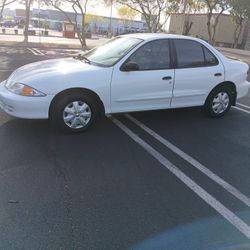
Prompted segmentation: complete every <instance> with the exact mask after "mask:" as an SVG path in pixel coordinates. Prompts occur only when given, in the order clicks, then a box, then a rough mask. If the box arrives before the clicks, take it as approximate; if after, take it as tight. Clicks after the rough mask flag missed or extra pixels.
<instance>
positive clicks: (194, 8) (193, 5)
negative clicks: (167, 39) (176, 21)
mask: <svg viewBox="0 0 250 250" xmlns="http://www.w3.org/2000/svg"><path fill="white" fill-rule="evenodd" d="M204 8H205V4H204V3H203V2H201V1H200V0H184V3H183V14H184V24H183V31H182V34H183V35H186V36H187V35H189V32H190V30H191V28H192V26H193V22H192V21H190V18H189V17H190V14H194V13H197V12H201V11H202V10H204Z"/></svg>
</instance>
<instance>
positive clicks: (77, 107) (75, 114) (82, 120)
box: [51, 94, 97, 132]
mask: <svg viewBox="0 0 250 250" xmlns="http://www.w3.org/2000/svg"><path fill="white" fill-rule="evenodd" d="M96 118H97V105H96V103H95V101H94V99H93V98H91V96H89V95H87V94H68V95H64V96H62V97H61V98H60V99H58V100H57V102H56V103H55V104H54V105H53V107H52V112H51V120H52V121H53V123H54V125H55V127H59V128H60V129H63V130H66V131H71V132H83V131H85V130H86V129H88V128H89V127H90V126H91V125H92V124H93V123H94V122H95V121H96Z"/></svg>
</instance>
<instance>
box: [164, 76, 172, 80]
mask: <svg viewBox="0 0 250 250" xmlns="http://www.w3.org/2000/svg"><path fill="white" fill-rule="evenodd" d="M162 80H172V76H164V77H163V78H162Z"/></svg>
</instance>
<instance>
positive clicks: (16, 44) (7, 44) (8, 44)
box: [0, 41, 94, 50]
mask: <svg viewBox="0 0 250 250" xmlns="http://www.w3.org/2000/svg"><path fill="white" fill-rule="evenodd" d="M0 46H2V47H19V48H27V47H35V48H53V49H80V50H81V49H82V47H81V46H80V45H77V44H76V45H72V44H70V45H67V44H58V43H42V44H41V43H34V42H26V43H25V42H13V41H11V42H7V41H0ZM93 47H94V46H87V47H86V48H85V49H92V48H93Z"/></svg>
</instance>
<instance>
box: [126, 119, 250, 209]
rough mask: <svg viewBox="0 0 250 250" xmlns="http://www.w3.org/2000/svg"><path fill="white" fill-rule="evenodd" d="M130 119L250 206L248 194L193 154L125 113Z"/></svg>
mask: <svg viewBox="0 0 250 250" xmlns="http://www.w3.org/2000/svg"><path fill="white" fill-rule="evenodd" d="M125 116H126V117H127V118H128V119H129V120H130V121H132V122H133V123H135V124H136V125H137V126H139V127H140V128H141V129H143V130H144V131H145V132H147V133H148V134H150V135H151V136H152V137H154V138H155V139H156V140H157V141H159V142H160V143H162V144H163V145H164V146H166V147H167V148H168V149H170V150H171V151H172V152H174V153H175V154H177V155H179V156H180V157H181V158H182V159H184V160H185V161H187V162H188V163H190V164H191V165H192V166H194V167H195V168H196V169H198V170H199V171H201V172H202V173H203V174H205V175H206V176H207V177H209V178H210V179H211V180H213V181H214V182H216V183H217V184H219V185H220V186H221V187H223V188H224V189H225V190H227V191H228V192H229V193H231V194H232V195H233V196H235V197H236V198H237V199H239V200H240V201H242V202H243V203H244V204H246V205H247V206H248V207H250V198H248V197H247V196H246V195H244V194H242V193H241V192H240V191H239V190H238V189H236V188H235V187H233V186H232V185H231V184H229V183H228V182H226V181H224V180H223V179H222V178H221V177H219V176H218V175H216V174H215V173H213V172H212V171H211V170H209V169H208V168H206V167H205V166H204V165H202V164H201V163H200V162H198V161H197V160H195V159H194V158H193V157H192V156H190V155H188V154H186V153H185V152H183V151H182V150H181V149H179V148H177V147H176V146H175V145H174V144H172V143H171V142H169V141H168V140H166V139H165V138H163V137H162V136H160V135H159V134H157V133H156V132H154V131H153V130H152V129H150V128H149V127H147V126H146V125H145V124H143V123H142V122H140V121H138V120H137V119H135V118H134V117H132V116H131V115H128V114H127V115H125Z"/></svg>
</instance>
